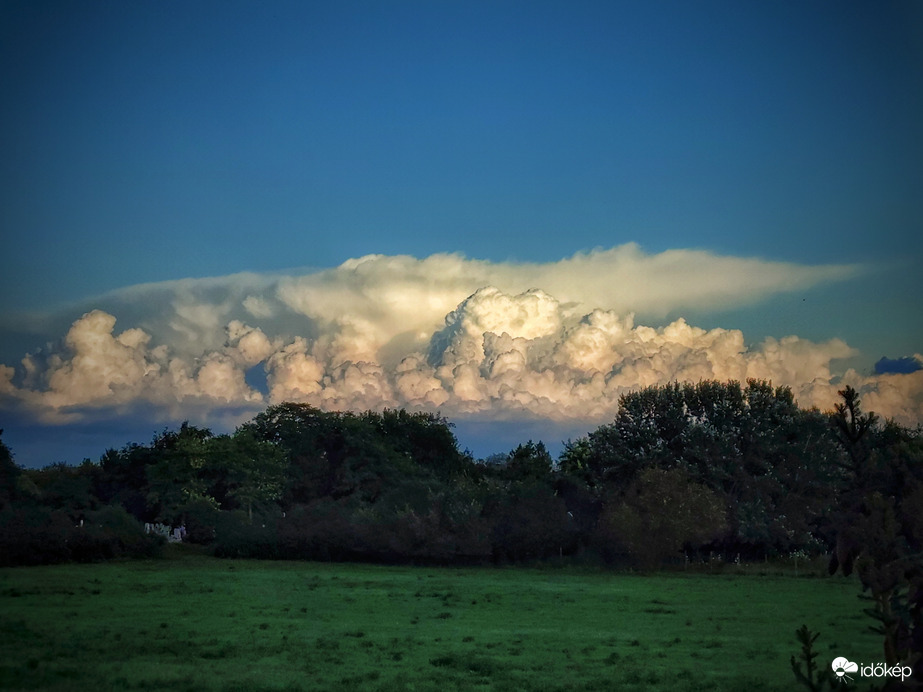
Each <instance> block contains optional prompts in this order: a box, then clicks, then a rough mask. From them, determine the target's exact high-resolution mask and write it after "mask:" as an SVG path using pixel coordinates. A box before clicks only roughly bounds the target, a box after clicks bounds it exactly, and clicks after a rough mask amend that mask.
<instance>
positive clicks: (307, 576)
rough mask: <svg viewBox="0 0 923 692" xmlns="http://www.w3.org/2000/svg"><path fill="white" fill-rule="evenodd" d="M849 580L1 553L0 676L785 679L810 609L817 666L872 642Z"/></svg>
mask: <svg viewBox="0 0 923 692" xmlns="http://www.w3.org/2000/svg"><path fill="white" fill-rule="evenodd" d="M858 591H859V589H858V584H857V582H856V581H855V580H854V579H847V578H843V577H834V578H826V577H820V576H818V575H816V574H807V575H806V574H805V572H804V570H802V571H801V573H800V574H799V575H797V576H796V575H795V574H794V573H778V572H777V573H770V572H768V571H767V570H761V569H760V568H759V566H757V567H753V566H747V567H743V568H736V567H734V566H733V565H728V566H727V569H726V570H725V572H724V573H720V574H708V573H694V572H691V571H690V572H684V571H677V572H663V573H658V574H654V575H643V574H631V573H615V572H611V571H603V570H596V569H590V568H582V569H581V568H575V567H567V568H557V569H556V568H542V569H532V568H522V567H517V568H489V567H479V568H462V569H459V568H430V567H389V566H375V565H363V564H336V563H313V562H265V561H254V560H219V559H216V558H212V557H209V556H207V555H200V554H195V553H191V552H188V551H183V550H178V551H173V552H171V553H170V556H169V557H168V558H167V559H162V560H137V561H123V562H110V563H99V564H66V565H57V566H42V567H19V568H6V569H2V570H0V688H2V689H11V690H17V689H20V690H93V691H94V692H103V691H105V690H120V691H121V690H190V691H191V690H195V691H196V692H200V691H203V690H221V691H225V692H230V691H232V690H241V691H245V690H246V691H262V690H440V691H443V692H446V691H449V690H469V689H474V690H543V691H544V690H650V691H654V692H657V691H659V690H663V691H666V690H671V691H677V690H679V691H693V690H702V691H704V690H719V691H720V690H727V691H728V692H731V691H734V692H739V691H740V690H745V689H746V690H765V691H779V692H782V691H787V690H795V689H798V688H797V685H796V683H795V681H794V678H793V676H792V673H791V670H790V665H789V657H790V655H791V654H793V653H795V652H796V650H797V648H798V647H797V643H796V641H795V638H794V631H795V630H796V629H797V628H798V627H799V626H800V625H801V624H803V623H804V624H807V625H808V626H809V627H811V628H812V629H814V630H820V631H821V632H822V635H821V639H820V640H819V641H818V649H819V651H820V653H821V655H820V657H819V663H820V665H822V666H825V667H826V666H828V665H829V663H830V661H831V660H832V659H833V658H834V657H835V656H840V655H844V656H847V657H850V660H860V661H861V660H866V661H877V660H879V658H880V654H879V651H880V640H879V639H878V638H877V637H876V635H875V634H873V633H871V632H870V631H869V628H868V626H869V623H870V619H869V618H868V617H867V616H866V615H864V614H862V607H863V604H862V602H861V601H859V600H858V599H857V594H858ZM856 682H857V683H858V682H859V681H858V680H857V681H856ZM852 687H854V688H855V687H858V685H853V686H852ZM860 689H861V688H860Z"/></svg>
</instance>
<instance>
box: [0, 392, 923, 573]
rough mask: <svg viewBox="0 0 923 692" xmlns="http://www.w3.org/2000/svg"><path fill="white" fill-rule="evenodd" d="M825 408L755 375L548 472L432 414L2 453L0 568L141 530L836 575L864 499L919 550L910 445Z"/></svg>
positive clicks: (553, 464)
mask: <svg viewBox="0 0 923 692" xmlns="http://www.w3.org/2000/svg"><path fill="white" fill-rule="evenodd" d="M842 394H843V395H844V403H842V404H840V405H838V406H837V408H836V410H834V411H830V412H820V411H818V410H816V409H802V408H800V407H798V406H797V404H796V403H795V400H794V396H793V394H792V392H791V390H790V389H789V388H786V387H773V386H772V385H771V384H770V383H768V382H765V381H758V380H750V381H748V382H747V383H746V384H744V385H742V384H741V383H738V382H734V381H730V382H717V381H703V382H699V383H695V384H692V383H687V384H682V383H671V384H667V385H663V386H654V387H648V388H646V389H642V390H640V391H637V392H633V393H629V394H626V395H624V396H622V397H621V399H620V402H619V409H618V414H617V415H616V417H615V419H614V420H613V421H612V422H611V423H608V424H606V425H602V426H600V427H599V428H597V429H596V430H594V431H592V432H590V433H589V434H587V435H586V436H584V437H581V438H579V439H577V440H572V441H570V442H568V443H567V444H566V445H565V447H564V450H563V452H562V453H561V454H560V456H559V457H558V459H556V460H555V459H553V458H552V456H551V455H550V454H549V453H548V451H547V450H546V448H545V447H544V445H543V444H542V443H541V442H538V443H534V442H532V441H528V442H524V443H522V444H520V445H518V446H517V447H516V448H515V449H513V450H511V451H509V452H508V453H505V454H500V455H493V456H492V457H489V458H488V459H484V460H476V459H474V458H473V457H472V455H471V454H470V453H468V452H466V451H462V450H460V449H459V446H458V442H457V440H456V438H455V436H454V434H453V432H452V428H451V424H450V423H449V422H448V421H447V420H446V419H444V418H443V417H441V416H439V415H437V414H432V413H423V412H408V411H405V410H385V411H382V412H373V411H368V412H365V413H349V412H330V411H322V410H319V409H317V408H314V407H311V406H308V405H305V404H294V403H283V404H279V405H275V406H271V407H269V408H268V409H266V410H265V411H263V412H262V413H260V414H258V415H257V416H255V417H254V418H253V419H252V420H250V421H248V422H247V423H244V424H243V425H241V426H240V427H239V428H238V429H237V430H235V431H234V432H233V433H231V434H221V435H216V434H213V433H212V432H211V431H210V430H208V429H206V428H201V427H196V426H194V425H190V424H188V423H184V424H183V425H182V426H181V427H180V428H179V429H176V430H164V431H163V432H161V433H159V434H158V435H156V436H155V437H154V439H153V440H152V441H151V442H150V443H149V444H129V445H126V446H125V447H123V448H122V449H119V450H115V449H110V450H108V451H106V452H105V453H104V454H103V455H102V457H101V458H100V460H99V462H98V463H94V462H90V461H88V460H87V461H84V463H83V464H81V465H79V466H69V465H65V464H53V465H51V466H48V467H46V468H43V469H40V470H27V469H22V468H20V467H18V466H16V465H15V463H14V460H13V457H12V453H11V452H10V450H9V449H8V448H7V447H6V446H5V445H2V442H0V547H2V552H0V561H2V562H3V563H4V564H20V563H38V562H56V561H62V560H68V559H75V560H90V559H99V558H104V557H110V556H117V555H124V554H153V553H156V551H157V547H158V546H157V541H156V539H153V538H151V537H146V536H144V535H143V533H142V532H141V530H140V526H141V524H142V523H144V522H160V523H165V524H168V525H173V526H179V525H183V526H185V527H186V535H187V539H188V540H190V541H192V542H195V543H200V544H203V545H208V546H211V548H212V550H213V551H214V552H215V553H216V554H217V555H224V556H241V557H261V558H303V559H321V560H373V561H383V562H433V563H487V562H522V561H532V560H542V559H548V558H558V559H562V558H572V559H587V560H597V561H601V562H605V563H608V564H616V565H633V566H639V567H641V568H645V569H654V568H658V567H660V566H662V565H665V564H670V563H679V562H682V561H686V560H699V559H701V558H702V557H703V556H707V555H721V556H724V557H725V558H726V559H741V560H753V559H766V558H772V557H776V556H782V555H789V554H791V553H793V552H799V551H800V552H801V553H805V554H809V555H817V554H822V553H832V554H834V555H841V556H842V559H841V560H840V562H839V563H838V566H839V565H840V564H841V563H842V564H846V563H847V562H849V561H850V559H851V558H850V555H851V554H852V553H858V552H861V549H862V546H864V545H865V544H866V543H868V537H867V536H865V535H864V534H863V531H866V529H862V528H861V526H864V525H861V526H860V528H857V527H856V522H855V521H852V519H854V518H855V517H856V516H858V515H859V514H862V513H863V512H865V513H869V512H872V511H873V510H872V509H870V507H871V505H870V504H869V503H870V502H873V501H872V500H871V499H870V498H872V497H873V496H874V497H878V498H879V499H877V500H874V502H880V503H885V504H887V503H891V505H888V506H889V507H891V509H890V510H888V511H890V512H891V513H892V514H893V517H891V515H889V517H891V518H889V519H888V521H891V520H892V519H893V521H894V522H897V523H898V524H900V532H901V535H902V540H903V541H904V542H905V543H906V542H908V541H909V543H911V544H913V546H915V547H916V548H919V539H920V537H921V535H923V524H921V523H920V519H919V517H923V463H921V461H923V438H921V435H920V430H919V429H909V428H905V427H901V426H898V425H896V424H895V423H893V422H882V421H879V420H878V419H877V418H875V417H874V416H868V415H864V414H862V413H861V410H860V409H859V402H858V397H857V396H856V395H855V392H854V391H853V390H851V389H847V390H844V392H843V393H842ZM876 492H877V493H879V494H878V495H875V493H876ZM892 505H893V506H892ZM875 511H879V510H875ZM881 511H884V510H881ZM876 516H877V515H876ZM870 521H871V520H870ZM876 521H879V519H876ZM880 521H885V519H880ZM81 524H82V525H81ZM868 531H871V529H868ZM868 531H866V533H868ZM908 549H909V548H908Z"/></svg>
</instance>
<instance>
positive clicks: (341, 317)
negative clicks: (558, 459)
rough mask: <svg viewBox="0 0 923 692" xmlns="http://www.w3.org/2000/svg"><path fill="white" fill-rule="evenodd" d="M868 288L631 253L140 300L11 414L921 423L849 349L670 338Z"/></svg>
mask: <svg viewBox="0 0 923 692" xmlns="http://www.w3.org/2000/svg"><path fill="white" fill-rule="evenodd" d="M859 271H860V268H859V267H856V266H833V265H825V266H805V265H798V264H791V263H782V262H768V261H763V260H760V259H754V258H736V257H727V256H719V255H715V254H712V253H708V252H703V251H695V250H671V251H668V252H663V253H660V254H653V255H649V254H645V253H644V252H643V251H642V250H640V249H639V248H638V247H637V246H636V245H633V244H629V245H623V246H619V247H616V248H612V249H609V250H598V251H594V252H591V253H586V254H578V255H574V256H572V257H569V258H566V259H562V260H560V261H558V262H553V263H547V264H516V263H497V262H487V261H480V260H472V259H467V258H465V257H463V256H460V255H453V254H442V255H433V256H430V257H427V258H425V259H416V258H413V257H409V256H382V255H370V256H366V257H362V258H359V259H355V260H350V261H347V262H345V263H344V264H342V265H341V266H339V267H337V268H334V269H329V270H323V271H317V272H311V273H302V274H300V275H292V274H289V275H274V276H269V275H257V274H241V275H232V276H227V277H218V278H210V279H189V280H184V281H177V282H169V283H161V284H150V285H142V286H134V287H130V288H127V289H124V290H122V291H118V292H116V293H113V294H110V295H107V296H103V297H100V298H99V299H97V300H95V301H92V303H91V304H88V305H85V306H81V307H80V308H78V309H77V311H76V312H77V313H78V314H75V315H74V317H75V319H73V321H72V324H71V326H70V328H69V329H68V330H67V332H66V334H65V335H64V336H63V339H59V340H58V341H57V342H55V343H54V344H52V345H51V346H49V347H47V348H44V349H41V350H38V351H36V352H33V353H30V354H28V355H26V356H25V357H24V358H23V359H22V361H21V363H20V364H19V365H18V366H17V367H13V366H10V365H3V366H0V405H2V406H3V407H7V408H12V407H16V408H17V409H19V410H23V409H25V410H27V411H29V412H30V413H31V415H33V416H34V417H36V418H37V419H39V420H41V421H42V422H43V423H45V424H68V423H74V422H78V421H86V420H93V419H94V418H95V417H100V416H108V415H112V413H113V412H118V411H129V410H131V409H132V408H133V407H137V406H144V407H145V408H146V409H147V410H150V409H153V410H154V411H155V412H157V415H159V416H160V417H161V418H162V419H163V420H173V419H178V418H181V417H186V418H190V419H193V420H209V419H210V418H213V417H214V416H215V415H216V412H219V411H224V412H226V411H228V410H233V411H236V412H237V414H238V415H240V416H247V415H251V414H252V413H253V412H254V411H257V410H259V409H261V408H263V407H265V406H266V405H268V404H272V403H278V402H281V401H300V402H307V403H311V404H313V405H316V406H319V407H322V408H325V409H340V410H342V409H352V410H364V409H380V408H383V407H408V408H412V409H423V410H433V411H436V410H438V411H441V412H442V413H443V414H445V415H448V416H449V417H462V418H464V417H485V416H490V417H492V418H517V419H539V420H541V419H543V420H549V421H561V420H571V421H585V422H587V423H588V424H594V423H598V422H602V421H605V420H606V419H608V418H610V417H611V416H612V415H614V413H615V411H616V409H617V404H618V397H619V395H620V394H622V393H625V392H627V391H630V390H633V389H637V388H639V387H644V386H648V385H653V384H662V383H666V382H670V381H674V380H679V381H698V380H701V379H719V380H727V379H736V380H741V381H743V380H745V379H746V378H750V377H755V378H762V379H768V380H772V381H773V383H774V384H777V385H786V386H790V387H792V389H793V390H794V392H795V394H796V396H797V398H798V400H799V403H800V404H801V405H803V406H817V407H820V408H822V409H823V408H829V407H831V406H832V404H833V402H834V401H835V398H836V390H837V389H838V388H842V387H843V386H845V384H851V385H852V386H854V387H856V388H858V389H859V390H860V392H862V394H863V397H864V400H865V402H866V407H867V408H870V409H873V410H876V411H877V412H879V414H880V415H883V416H886V417H893V418H895V419H897V420H899V421H901V422H904V423H911V424H914V423H917V422H919V421H921V420H923V396H921V394H923V371H921V370H918V371H916V372H912V373H909V374H878V375H874V376H863V375H860V374H858V373H857V372H855V371H853V370H848V371H846V372H842V373H838V372H836V370H835V368H834V367H833V365H832V363H834V362H835V361H837V360H838V359H843V358H847V357H849V356H851V355H853V354H854V351H853V349H852V348H850V346H848V345H847V344H846V343H844V342H843V341H841V340H839V339H830V340H828V341H824V342H820V343H817V342H813V341H809V340H806V339H803V338H799V337H798V336H796V335H780V336H778V337H775V338H773V337H770V338H766V339H764V340H763V341H761V342H760V343H755V344H748V343H747V342H746V340H745V335H744V334H743V333H742V332H741V331H739V330H735V329H710V330H706V329H701V328H698V327H695V326H693V325H690V324H688V323H687V322H686V321H685V320H684V319H676V320H673V321H670V322H667V323H664V322H665V320H664V316H665V315H667V314H677V313H682V312H683V311H684V310H696V311H698V312H700V313H701V312H702V311H703V310H717V309H726V308H732V307H740V306H745V305H749V304H753V303H757V302H760V301H765V300H767V299H769V298H771V297H772V296H774V295H777V294H780V293H784V292H789V291H793V290H805V289H809V288H811V287H813V286H817V285H820V284H824V283H828V282H834V281H838V280H843V279H847V278H850V277H852V276H855V275H856V274H857V273H858V272H859ZM81 311H82V312H83V314H82V315H80V314H79V313H80V312H81ZM642 319H643V320H644V321H648V322H650V323H653V325H654V326H645V325H643V324H639V323H638V322H639V321H641V320H642ZM915 357H916V358H917V359H918V360H923V358H921V357H920V356H915ZM255 373H259V374H260V377H254V374H255ZM263 378H264V379H263ZM257 380H259V382H257Z"/></svg>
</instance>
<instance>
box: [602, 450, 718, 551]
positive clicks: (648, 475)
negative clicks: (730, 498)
mask: <svg viewBox="0 0 923 692" xmlns="http://www.w3.org/2000/svg"><path fill="white" fill-rule="evenodd" d="M602 523H603V525H604V526H605V527H606V528H607V529H608V532H609V535H611V536H612V537H613V539H614V541H615V543H616V544H617V545H620V546H622V547H623V548H624V550H625V551H626V552H628V553H629V554H630V555H631V556H633V557H634V558H635V559H636V560H637V562H638V564H640V565H641V566H642V567H643V568H645V569H656V568H658V567H660V566H661V565H662V564H663V563H664V561H666V560H668V559H669V558H670V557H677V558H678V556H679V553H680V552H681V551H682V549H683V547H684V546H687V547H695V546H700V545H702V544H706V543H709V542H710V541H712V540H713V539H714V538H715V537H716V536H717V535H719V534H720V533H721V532H722V531H723V530H724V528H725V525H726V522H725V518H724V507H723V504H722V503H721V501H720V499H719V497H718V495H717V494H716V493H715V492H713V491H711V490H709V489H708V488H707V487H705V486H704V485H702V484H700V483H696V482H694V481H692V480H691V479H690V477H689V475H688V474H687V473H686V472H685V471H684V470H682V469H676V468H674V469H658V468H649V469H646V470H644V471H642V472H641V474H640V475H639V476H638V477H637V478H636V479H635V480H634V481H632V483H631V485H630V486H629V488H628V490H627V492H626V493H625V495H624V497H623V498H621V501H619V502H617V504H615V506H613V507H611V508H608V509H607V510H606V511H605V512H604V513H603V518H602Z"/></svg>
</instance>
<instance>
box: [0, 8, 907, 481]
mask: <svg viewBox="0 0 923 692" xmlns="http://www.w3.org/2000/svg"><path fill="white" fill-rule="evenodd" d="M0 89H2V93H3V102H4V106H3V108H2V109H0V210H2V211H0V241H2V252H0V428H3V429H4V433H3V440H4V442H5V443H6V444H7V445H9V446H10V447H11V448H12V450H13V452H14V454H15V455H16V456H15V458H16V460H17V462H18V463H20V464H23V465H26V466H43V465H46V464H49V463H53V462H60V461H66V462H70V463H79V462H80V461H81V460H82V459H83V458H90V459H94V460H95V459H98V458H99V456H100V455H101V454H102V453H103V452H104V451H105V450H106V449H107V448H110V447H115V448H118V447H121V446H122V445H124V444H126V443H129V442H141V443H144V442H147V441H149V440H150V439H151V437H152V436H153V435H154V434H155V433H156V432H157V431H159V430H162V429H163V428H164V427H172V426H176V425H178V424H179V423H180V422H182V421H183V420H190V421H192V422H194V423H196V424H199V425H205V426H207V427H210V428H211V429H212V430H214V431H215V432H226V431H230V430H232V429H233V428H234V426H236V425H238V424H239V423H241V422H243V421H245V420H248V419H249V418H250V417H252V416H253V415H255V414H256V413H258V412H259V411H261V410H264V409H265V408H266V407H267V406H269V405H271V404H274V403H279V402H281V401H302V402H306V403H310V404H312V405H315V406H319V407H321V408H324V409H328V410H366V409H381V408H383V407H406V408H408V409H412V410H428V411H438V412H440V413H442V414H443V415H445V416H446V417H447V418H448V419H449V420H451V421H452V422H453V423H455V426H456V428H455V431H456V434H457V436H458V438H459V441H460V444H461V446H462V447H466V448H469V449H470V450H471V451H472V452H473V453H475V455H476V456H486V455H487V454H490V453H493V452H503V451H508V450H509V449H510V448H511V447H513V446H515V445H516V444H518V443H519V442H523V441H526V440H527V439H534V440H538V439H542V440H543V441H545V443H546V444H548V446H549V447H550V448H551V449H552V450H559V449H560V448H561V444H562V442H563V441H564V440H567V439H569V438H575V437H578V436H580V435H582V434H585V433H586V432H588V431H589V430H592V429H594V428H595V427H597V426H598V425H600V424H603V423H605V422H608V421H611V420H612V418H613V416H614V415H615V412H616V411H617V407H618V397H619V396H620V395H621V394H624V393H626V392H629V391H632V390H635V389H638V388H640V387H643V386H649V385H652V384H663V383H666V382H670V381H687V380H688V381H698V380H700V379H719V380H727V379H737V380H741V381H743V380H745V379H746V378H748V377H757V378H762V379H770V380H772V381H773V383H774V384H777V385H783V386H789V387H791V388H792V390H793V391H794V392H795V394H796V397H797V398H798V401H799V403H800V404H801V405H803V406H817V407H818V408H821V409H822V410H826V409H829V408H831V407H832V405H833V403H834V401H835V400H836V392H837V390H838V389H842V388H843V387H844V386H846V385H847V384H849V385H851V386H854V387H856V388H857V389H859V390H860V392H861V393H862V395H863V401H864V402H865V405H866V406H865V407H866V408H868V409H872V410H876V411H878V412H879V413H880V414H881V415H883V416H885V417H892V418H894V419H895V420H897V421H899V422H901V423H904V424H908V425H916V424H919V423H920V422H923V368H921V366H923V355H921V353H923V303H921V288H923V278H921V277H923V271H921V266H923V194H921V190H923V127H921V123H923V5H921V4H920V3H919V2H917V1H916V0H905V1H894V2H891V1H887V0H886V1H884V2H879V3H869V2H865V1H851V0H839V1H838V2H820V1H814V0H807V1H805V0H800V1H798V2H771V3H741V2H739V1H732V0H728V1H720V2H719V1H709V0H706V1H704V2H696V3H689V2H681V1H675V2H674V1H668V0H663V1H655V2H647V1H645V2H641V1H639V2H618V1H616V0H613V1H610V2H579V1H576V2H567V3H564V2H541V1H534V0H533V1H530V2H512V1H504V0H500V1H499V2H497V1H493V2H477V1H473V0H466V1H464V2H452V1H446V2H403V1H400V0H394V1H390V2H350V1H348V0H347V1H338V2H282V1H280V2H271V3H262V2H233V1H231V2H228V1H223V2H210V1H207V0H202V1H199V2H194V3H190V2H180V1H178V0H177V1H172V0H157V1H145V0H140V1H138V2H132V3H124V2H103V1H101V0H90V1H88V2H80V3H77V2H54V1H43V0H30V1H29V2H17V1H9V0H6V1H2V2H0Z"/></svg>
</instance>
